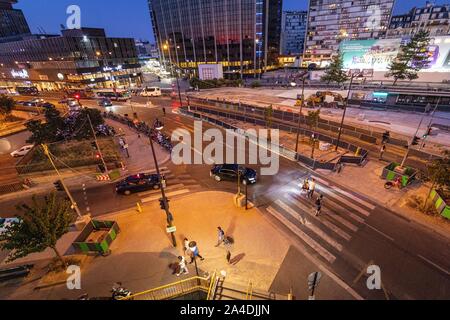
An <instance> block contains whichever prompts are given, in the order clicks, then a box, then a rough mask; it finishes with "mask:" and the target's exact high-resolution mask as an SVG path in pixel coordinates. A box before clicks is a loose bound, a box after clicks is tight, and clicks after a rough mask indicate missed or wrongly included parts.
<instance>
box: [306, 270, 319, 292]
mask: <svg viewBox="0 0 450 320" xmlns="http://www.w3.org/2000/svg"><path fill="white" fill-rule="evenodd" d="M321 279H322V273H320V272H314V273H311V274H310V275H309V277H308V286H309V290H312V289H314V288H316V287H317V286H318V285H319V283H320V280H321Z"/></svg>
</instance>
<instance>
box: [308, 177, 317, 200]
mask: <svg viewBox="0 0 450 320" xmlns="http://www.w3.org/2000/svg"><path fill="white" fill-rule="evenodd" d="M315 191H316V180H315V179H312V180H311V182H310V183H309V193H308V197H309V198H310V199H312V198H313V196H314V192H315Z"/></svg>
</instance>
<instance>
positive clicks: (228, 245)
mask: <svg viewBox="0 0 450 320" xmlns="http://www.w3.org/2000/svg"><path fill="white" fill-rule="evenodd" d="M223 243H224V245H225V249H226V250H227V257H226V258H227V262H228V263H230V262H231V247H232V245H233V243H234V239H233V238H231V237H225V239H224V240H223Z"/></svg>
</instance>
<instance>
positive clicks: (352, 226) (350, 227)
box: [327, 212, 359, 232]
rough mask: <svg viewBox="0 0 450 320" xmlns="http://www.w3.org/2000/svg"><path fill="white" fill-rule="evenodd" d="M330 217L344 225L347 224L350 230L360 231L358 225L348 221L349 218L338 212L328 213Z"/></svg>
mask: <svg viewBox="0 0 450 320" xmlns="http://www.w3.org/2000/svg"><path fill="white" fill-rule="evenodd" d="M327 216H328V217H330V218H332V219H334V220H336V221H337V222H339V223H341V224H342V225H344V226H346V227H347V228H349V229H350V230H352V231H353V232H358V230H359V228H358V227H357V226H355V225H354V224H352V223H350V222H348V221H347V220H345V219H344V218H342V217H341V216H339V215H337V214H336V213H334V212H333V213H332V214H327Z"/></svg>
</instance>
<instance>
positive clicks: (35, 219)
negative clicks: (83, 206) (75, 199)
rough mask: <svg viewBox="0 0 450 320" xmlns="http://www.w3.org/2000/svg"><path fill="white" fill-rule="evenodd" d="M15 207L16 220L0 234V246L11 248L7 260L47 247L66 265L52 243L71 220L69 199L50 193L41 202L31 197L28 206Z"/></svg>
mask: <svg viewBox="0 0 450 320" xmlns="http://www.w3.org/2000/svg"><path fill="white" fill-rule="evenodd" d="M17 209H18V210H19V211H21V212H22V216H20V217H18V220H19V222H18V223H13V224H11V225H10V226H8V227H7V228H6V231H5V232H4V233H2V234H0V249H2V250H8V251H11V252H10V254H9V256H8V262H12V261H14V260H17V259H20V258H23V257H26V256H28V255H29V254H31V253H38V252H43V251H44V250H46V249H47V248H51V249H52V250H53V252H54V253H55V255H56V257H57V258H58V260H59V261H61V263H63V265H66V262H65V261H64V259H63V256H62V255H61V253H60V252H59V251H58V249H57V248H56V243H57V241H58V240H59V239H60V238H61V237H62V236H63V235H65V234H66V233H68V232H69V226H70V225H71V224H72V222H73V221H74V212H73V210H72V209H71V204H70V202H69V201H67V200H64V199H60V198H58V197H57V196H56V194H55V193H52V194H50V195H48V196H46V197H45V198H44V199H43V201H38V200H37V198H36V197H33V202H32V204H31V206H28V205H22V206H18V207H17Z"/></svg>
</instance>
